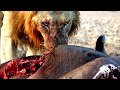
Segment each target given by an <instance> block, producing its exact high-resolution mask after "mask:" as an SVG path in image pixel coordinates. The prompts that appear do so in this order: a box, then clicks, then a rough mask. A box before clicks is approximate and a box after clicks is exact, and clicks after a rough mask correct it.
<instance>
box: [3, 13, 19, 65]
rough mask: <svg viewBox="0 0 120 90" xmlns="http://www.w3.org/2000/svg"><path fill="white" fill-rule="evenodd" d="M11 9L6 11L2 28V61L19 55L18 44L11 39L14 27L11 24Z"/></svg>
mask: <svg viewBox="0 0 120 90" xmlns="http://www.w3.org/2000/svg"><path fill="white" fill-rule="evenodd" d="M10 15H11V13H10V12H9V11H5V12H4V18H3V25H2V28H1V63H4V62H6V61H9V60H11V59H13V58H15V57H17V50H16V49H17V46H16V45H15V43H14V41H13V40H12V39H11V37H10V35H11V33H12V32H11V31H12V27H11V25H10Z"/></svg>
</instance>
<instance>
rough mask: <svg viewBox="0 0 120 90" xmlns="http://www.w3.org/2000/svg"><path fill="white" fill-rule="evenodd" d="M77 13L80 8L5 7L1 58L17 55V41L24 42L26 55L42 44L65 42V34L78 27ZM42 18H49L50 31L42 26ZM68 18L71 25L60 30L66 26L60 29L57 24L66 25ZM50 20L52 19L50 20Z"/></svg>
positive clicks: (39, 50)
mask: <svg viewBox="0 0 120 90" xmlns="http://www.w3.org/2000/svg"><path fill="white" fill-rule="evenodd" d="M41 15H42V16H41ZM40 16H41V17H40ZM33 17H35V18H33ZM79 17H80V13H79V11H5V12H4V18H3V26H2V29H1V42H2V44H1V50H2V52H1V53H2V54H1V60H2V62H5V61H8V60H10V59H14V58H17V57H18V56H17V55H16V53H17V52H16V51H17V49H16V48H17V46H18V45H19V46H22V45H25V46H26V47H27V54H26V55H27V56H30V55H34V54H37V53H38V54H39V52H40V53H41V51H42V49H45V48H47V49H50V48H54V47H55V46H56V45H61V44H68V37H70V36H73V35H74V34H76V33H77V31H78V27H79V24H80V18H79ZM34 19H35V20H36V21H35V20H34ZM42 20H44V21H49V22H50V31H45V30H43V27H42V26H41V22H42ZM67 20H68V21H69V22H70V23H69V24H70V25H71V26H70V25H69V26H70V28H69V27H67V28H66V31H63V30H64V29H65V28H63V30H62V29H61V28H60V27H62V26H63V25H66V23H67V22H68V21H67ZM51 21H55V23H54V24H52V23H51ZM71 21H72V24H71ZM68 28H69V29H70V30H69V33H68V32H67V29H68ZM43 42H44V43H43ZM8 45H9V46H8ZM8 53H9V55H8ZM38 54H37V55H38Z"/></svg>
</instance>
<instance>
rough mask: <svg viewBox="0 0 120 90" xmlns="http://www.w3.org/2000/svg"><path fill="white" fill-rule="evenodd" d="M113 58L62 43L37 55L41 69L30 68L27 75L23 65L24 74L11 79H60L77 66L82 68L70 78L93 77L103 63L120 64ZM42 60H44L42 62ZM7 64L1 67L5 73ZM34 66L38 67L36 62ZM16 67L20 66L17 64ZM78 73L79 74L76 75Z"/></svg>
mask: <svg viewBox="0 0 120 90" xmlns="http://www.w3.org/2000/svg"><path fill="white" fill-rule="evenodd" d="M31 57H34V56H31ZM21 59H22V60H23V61H25V59H24V58H20V59H19V60H21ZM113 59H114V58H112V59H111V58H109V56H108V55H105V54H103V53H101V52H98V51H95V50H93V49H91V48H85V47H80V46H72V45H60V46H58V47H56V48H54V49H53V50H52V51H50V52H49V53H48V54H45V56H43V57H37V58H36V60H37V61H38V63H39V65H38V66H39V69H38V67H37V70H34V69H33V72H32V70H31V69H30V70H29V76H27V75H28V73H26V72H27V69H26V68H24V69H23V67H21V69H20V71H21V72H22V74H18V75H17V76H16V75H12V77H9V79H11V78H16V79H17V78H19V79H20V78H27V79H59V78H61V79H62V78H64V75H65V74H67V73H68V77H69V75H71V74H69V73H70V72H72V70H74V69H77V68H80V69H79V70H77V73H74V74H73V75H72V77H71V76H70V78H73V79H92V78H93V77H94V76H95V74H96V73H97V72H98V70H99V68H100V67H101V66H102V65H105V64H114V65H115V66H119V63H118V62H116V61H113ZM19 60H16V61H17V62H19ZM32 60H33V59H32ZM40 60H41V61H44V62H42V64H40ZM12 61H13V60H12ZM14 61H15V60H14ZM28 61H31V60H29V57H28V58H27V62H28ZM10 62H11V61H10ZM33 64H34V63H33ZM6 66H8V65H7V63H6V64H4V65H3V64H2V67H1V68H2V69H1V70H0V72H3V71H4V73H5V71H6V69H5V67H6ZM33 66H34V68H36V66H35V64H34V65H33ZM16 67H20V66H18V65H16ZM29 67H30V65H29ZM83 68H84V69H83ZM17 70H18V69H17ZM7 71H9V70H7ZM18 71H19V70H18ZM9 72H10V71H9ZM91 73H92V74H91ZM2 74H3V73H2ZM0 75H1V73H0ZM4 75H5V74H4ZM76 75H78V76H77V77H76ZM65 77H67V76H65Z"/></svg>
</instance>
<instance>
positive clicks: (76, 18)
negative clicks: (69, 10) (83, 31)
mask: <svg viewBox="0 0 120 90" xmlns="http://www.w3.org/2000/svg"><path fill="white" fill-rule="evenodd" d="M79 26H80V12H79V11H74V18H73V22H72V27H71V30H70V32H69V37H70V36H74V35H75V34H77V31H78V27H79Z"/></svg>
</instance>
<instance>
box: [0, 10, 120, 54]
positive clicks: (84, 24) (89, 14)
mask: <svg viewBox="0 0 120 90" xmlns="http://www.w3.org/2000/svg"><path fill="white" fill-rule="evenodd" d="M80 14H81V15H80V19H81V25H80V27H79V31H78V33H77V35H75V36H74V37H72V38H70V39H69V44H70V45H79V46H84V47H89V48H93V49H94V48H95V43H96V40H97V38H98V37H99V36H100V35H102V34H103V35H105V36H106V43H105V47H106V51H107V53H108V54H109V55H120V37H119V36H120V11H80ZM2 18H3V14H2V12H1V11H0V28H1V26H2Z"/></svg>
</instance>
